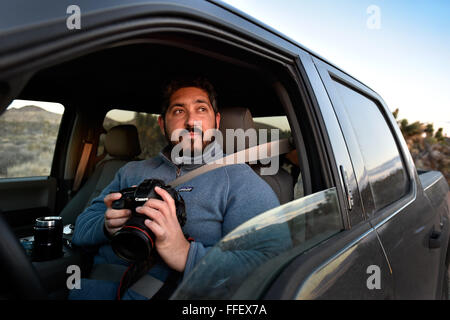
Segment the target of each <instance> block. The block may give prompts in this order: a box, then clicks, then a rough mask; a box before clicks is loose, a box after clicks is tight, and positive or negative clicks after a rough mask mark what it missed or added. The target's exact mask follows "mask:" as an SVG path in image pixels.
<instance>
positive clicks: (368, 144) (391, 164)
mask: <svg viewBox="0 0 450 320" xmlns="http://www.w3.org/2000/svg"><path fill="white" fill-rule="evenodd" d="M333 83H334V85H335V86H336V88H337V92H338V94H339V96H340V98H341V99H342V102H343V105H344V109H345V112H346V114H347V116H348V118H349V120H350V123H351V125H352V128H353V131H354V133H355V136H356V140H357V142H358V145H359V149H360V151H361V154H362V157H363V160H364V170H365V172H366V174H367V175H368V178H369V186H370V190H371V192H372V195H373V199H374V205H375V211H377V210H379V209H381V208H383V207H385V206H387V205H389V204H391V203H393V202H395V201H396V200H398V199H400V198H401V197H402V196H403V195H405V193H406V192H407V187H408V184H407V175H406V171H405V168H404V165H403V162H402V159H401V157H400V153H399V150H398V148H397V145H396V143H395V140H394V137H393V135H392V132H391V130H390V128H389V126H388V125H387V123H386V120H385V118H384V117H383V115H382V113H381V112H380V110H379V108H378V106H377V105H376V104H375V102H374V101H372V100H371V99H369V98H366V97H365V96H363V95H362V94H360V93H358V92H356V91H354V90H352V89H350V88H349V87H347V86H345V85H343V84H341V83H339V82H337V81H333ZM364 200H365V199H363V202H364ZM366 213H367V214H369V215H370V214H371V213H372V212H366Z"/></svg>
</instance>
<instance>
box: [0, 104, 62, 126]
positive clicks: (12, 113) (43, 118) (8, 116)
mask: <svg viewBox="0 0 450 320" xmlns="http://www.w3.org/2000/svg"><path fill="white" fill-rule="evenodd" d="M1 120H2V121H5V122H40V123H43V122H48V123H50V124H59V123H60V121H61V115H60V114H56V113H53V112H49V111H46V110H44V109H42V108H39V107H37V106H25V107H22V108H20V109H14V108H12V109H8V110H6V111H5V112H4V113H3V114H2V116H1Z"/></svg>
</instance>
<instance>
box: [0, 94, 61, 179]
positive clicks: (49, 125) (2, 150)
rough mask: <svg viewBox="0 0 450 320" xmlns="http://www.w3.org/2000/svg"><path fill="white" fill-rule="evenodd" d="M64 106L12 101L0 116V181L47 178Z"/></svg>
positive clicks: (39, 102)
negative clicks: (6, 179) (36, 177)
mask: <svg viewBox="0 0 450 320" xmlns="http://www.w3.org/2000/svg"><path fill="white" fill-rule="evenodd" d="M63 112H64V106H63V105H61V104H59V103H50V102H44V101H28V100H14V101H13V102H12V103H11V104H10V105H9V106H8V108H7V109H6V111H5V112H4V113H3V114H2V115H1V116H0V155H1V156H0V178H19V177H33V176H49V175H50V170H51V167H52V160H53V154H54V151H55V145H56V138H57V136H58V130H59V125H60V123H61V117H62V114H63Z"/></svg>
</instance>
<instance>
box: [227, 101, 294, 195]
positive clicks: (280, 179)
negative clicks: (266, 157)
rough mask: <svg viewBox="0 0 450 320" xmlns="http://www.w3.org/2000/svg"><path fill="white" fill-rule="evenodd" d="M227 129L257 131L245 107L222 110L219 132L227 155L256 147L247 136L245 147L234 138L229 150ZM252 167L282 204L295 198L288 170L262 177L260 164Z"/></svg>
mask: <svg viewBox="0 0 450 320" xmlns="http://www.w3.org/2000/svg"><path fill="white" fill-rule="evenodd" d="M227 129H233V130H236V129H243V130H244V132H245V131H247V130H248V129H256V128H255V125H254V122H253V117H252V114H251V112H250V110H249V109H248V108H243V107H227V108H222V109H221V110H220V126H219V130H220V131H221V132H222V136H223V146H224V151H225V153H227V154H231V153H235V152H238V151H241V150H243V149H245V148H249V147H254V146H255V145H256V142H255V143H252V141H250V140H251V139H249V138H248V137H247V136H246V140H245V145H244V146H240V145H238V144H237V138H234V139H235V141H234V145H233V146H234V148H233V149H231V150H228V148H227V137H226V130H227ZM230 145H231V144H230ZM279 163H281V162H279ZM250 167H251V168H252V169H253V171H255V172H256V173H257V174H258V175H259V176H260V177H261V178H262V179H263V180H264V181H265V182H266V183H267V184H268V185H269V186H270V187H271V188H272V189H273V191H274V192H275V194H276V195H277V197H278V200H279V201H280V203H281V204H284V203H287V202H289V201H291V200H293V198H294V183H293V178H292V177H291V175H290V174H289V173H288V172H287V171H286V170H284V169H283V168H281V167H280V168H279V169H278V171H277V173H276V174H274V175H262V174H261V165H260V164H258V165H250Z"/></svg>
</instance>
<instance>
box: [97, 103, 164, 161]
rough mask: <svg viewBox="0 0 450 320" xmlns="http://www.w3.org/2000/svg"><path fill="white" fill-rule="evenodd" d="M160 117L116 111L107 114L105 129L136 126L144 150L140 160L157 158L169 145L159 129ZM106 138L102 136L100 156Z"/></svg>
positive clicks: (98, 152)
mask: <svg viewBox="0 0 450 320" xmlns="http://www.w3.org/2000/svg"><path fill="white" fill-rule="evenodd" d="M158 117H159V115H158V114H150V113H144V112H134V111H128V110H119V109H114V110H111V111H109V112H108V113H107V114H106V116H105V120H104V121H103V128H105V130H106V131H108V130H109V129H111V128H112V127H114V126H117V125H121V124H132V125H134V126H136V128H137V131H138V134H139V141H140V144H141V150H142V153H141V154H140V155H139V158H141V159H149V158H152V157H154V156H156V155H157V154H158V153H159V152H160V151H161V149H162V148H164V147H165V146H166V144H167V142H166V139H165V137H164V136H163V135H162V133H161V129H160V128H159V125H158ZM104 138H105V135H104V134H102V135H101V136H100V142H99V147H98V151H97V154H98V155H100V154H103V152H104Z"/></svg>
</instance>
